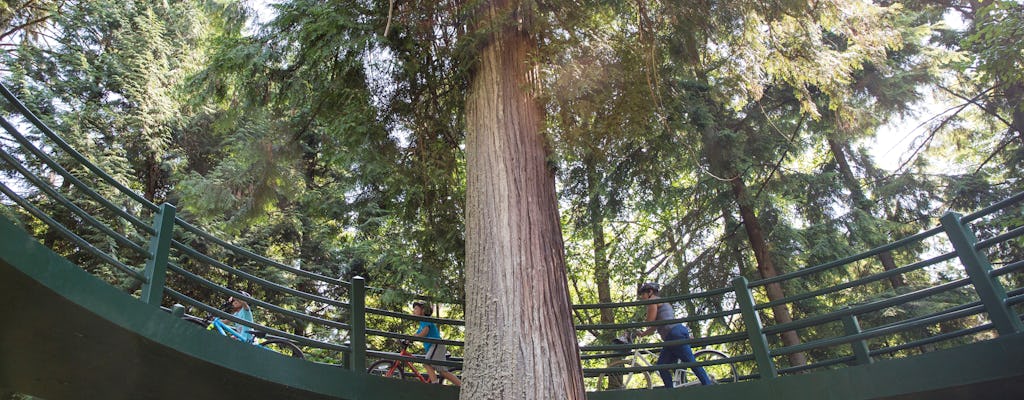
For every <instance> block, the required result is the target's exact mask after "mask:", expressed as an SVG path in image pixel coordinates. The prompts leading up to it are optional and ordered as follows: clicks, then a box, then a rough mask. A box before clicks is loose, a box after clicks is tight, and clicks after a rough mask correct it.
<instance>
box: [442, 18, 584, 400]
mask: <svg viewBox="0 0 1024 400" xmlns="http://www.w3.org/2000/svg"><path fill="white" fill-rule="evenodd" d="M528 9H529V7H520V6H519V4H516V2H514V1H510V0H505V1H502V0H494V1H490V2H485V3H484V4H482V5H480V7H479V8H477V12H478V14H477V17H478V23H479V27H478V32H489V33H487V37H485V38H483V39H482V40H483V42H482V47H481V50H480V60H479V63H478V64H477V65H476V68H475V70H474V71H473V75H472V77H471V81H470V88H469V95H468V97H467V99H466V124H467V126H466V128H467V138H466V160H467V167H466V171H467V182H466V364H465V376H464V381H465V385H464V386H463V387H462V391H461V394H460V399H463V400H469V399H584V398H585V393H584V390H583V373H582V367H581V365H580V358H579V352H578V349H577V344H576V335H575V331H574V328H573V324H572V314H571V309H570V304H569V288H568V283H567V281H566V272H565V259H564V252H563V247H562V236H561V227H560V225H559V219H558V209H557V203H556V198H555V186H554V173H553V172H552V171H551V170H550V169H549V168H548V167H547V162H546V160H547V158H546V157H547V148H546V146H545V138H544V136H543V134H542V125H543V120H544V117H543V113H542V111H541V108H540V106H539V105H538V102H537V100H536V98H535V95H536V94H535V93H532V92H531V90H535V89H534V88H536V87H538V84H539V82H538V76H537V74H538V69H537V68H536V67H534V66H533V65H531V64H530V59H531V56H532V54H531V52H532V51H533V50H534V49H535V42H534V41H533V40H532V38H531V37H530V36H529V35H528V33H526V32H524V31H523V30H522V29H517V28H523V26H522V25H520V26H512V24H510V23H508V22H507V21H517V20H519V18H518V17H526V18H527V20H528V16H522V15H519V16H517V15H510V13H512V14H514V13H516V12H524V11H523V10H528ZM510 10H514V11H511V12H510ZM496 25H497V26H496Z"/></svg>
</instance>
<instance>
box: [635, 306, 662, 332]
mask: <svg viewBox="0 0 1024 400" xmlns="http://www.w3.org/2000/svg"><path fill="white" fill-rule="evenodd" d="M656 319H658V304H648V305H647V320H646V321H644V322H654V320H656ZM656 330H658V327H657V326H648V327H647V329H644V330H643V331H641V332H640V333H638V334H637V336H647V335H650V334H652V333H654V331H656Z"/></svg>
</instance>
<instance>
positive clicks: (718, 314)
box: [576, 309, 740, 331]
mask: <svg viewBox="0 0 1024 400" xmlns="http://www.w3.org/2000/svg"><path fill="white" fill-rule="evenodd" d="M739 313H740V310H738V309H735V310H726V311H719V312H715V313H711V314H702V315H696V316H693V317H684V318H673V319H662V320H655V321H652V322H623V323H617V324H591V325H582V324H581V325H576V330H577V331H587V330H602V329H616V330H618V329H622V328H642V327H648V326H662V325H671V324H676V323H683V324H686V323H690V322H697V321H705V320H709V319H714V318H721V317H727V316H730V315H736V314H739Z"/></svg>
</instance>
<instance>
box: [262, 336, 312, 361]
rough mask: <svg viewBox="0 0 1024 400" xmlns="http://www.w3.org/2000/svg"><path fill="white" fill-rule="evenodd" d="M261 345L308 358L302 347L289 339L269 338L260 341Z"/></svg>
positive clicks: (291, 355) (289, 355)
mask: <svg viewBox="0 0 1024 400" xmlns="http://www.w3.org/2000/svg"><path fill="white" fill-rule="evenodd" d="M259 346H260V347H262V348H265V349H267V350H270V351H273V352H276V353H280V354H283V355H286V356H288V357H295V358H299V359H304V358H306V355H305V354H303V353H302V349H301V348H299V346H297V345H296V344H295V343H292V341H291V340H288V339H267V340H264V341H263V342H262V343H260V344H259Z"/></svg>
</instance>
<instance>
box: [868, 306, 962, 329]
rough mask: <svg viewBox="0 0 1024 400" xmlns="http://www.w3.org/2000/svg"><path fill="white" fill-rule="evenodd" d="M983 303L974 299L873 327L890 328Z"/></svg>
mask: <svg viewBox="0 0 1024 400" xmlns="http://www.w3.org/2000/svg"><path fill="white" fill-rule="evenodd" d="M981 305H982V304H981V300H978V301H972V302H970V303H965V304H960V305H957V306H953V307H949V308H946V309H944V310H939V311H936V312H933V313H929V314H925V315H920V316H916V317H913V318H908V319H905V320H902V321H894V322H890V323H888V324H882V325H879V326H875V327H872V328H871V329H884V328H889V327H891V326H898V325H900V324H904V323H907V322H913V321H917V320H920V319H925V318H932V317H936V316H940V315H946V314H951V313H954V312H959V311H963V310H966V309H968V308H972V307H978V306H981Z"/></svg>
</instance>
